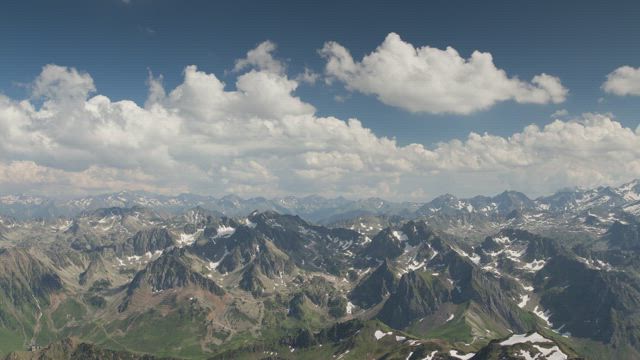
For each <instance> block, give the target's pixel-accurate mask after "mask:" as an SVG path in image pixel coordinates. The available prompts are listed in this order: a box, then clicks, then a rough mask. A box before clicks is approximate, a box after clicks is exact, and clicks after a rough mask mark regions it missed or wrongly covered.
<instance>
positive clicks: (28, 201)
mask: <svg viewBox="0 0 640 360" xmlns="http://www.w3.org/2000/svg"><path fill="white" fill-rule="evenodd" d="M132 206H142V207H146V208H149V209H153V210H155V211H157V212H159V213H161V214H165V215H175V214H179V213H183V212H185V211H187V210H188V209H191V208H195V207H202V208H204V209H207V210H211V211H216V212H220V213H221V214H224V215H226V216H244V215H247V214H249V213H250V212H252V211H254V210H257V211H276V212H278V213H281V214H292V215H299V216H301V217H302V218H304V219H306V220H308V221H312V222H316V223H323V224H329V223H334V222H337V221H340V220H343V219H349V218H354V217H357V216H370V215H387V216H400V217H403V218H416V217H420V216H427V217H429V216H432V215H435V214H444V215H453V214H465V213H466V214H468V215H469V216H471V217H478V216H480V217H487V218H492V217H496V216H502V217H504V216H507V215H509V214H511V215H513V216H517V215H520V214H522V213H553V214H557V213H562V214H566V213H567V212H571V213H578V212H581V211H585V210H588V209H589V210H592V211H594V213H598V214H599V213H602V214H604V215H608V214H605V213H607V212H611V211H623V212H627V213H631V214H633V215H638V214H640V181H639V180H634V181H632V182H629V183H627V184H624V185H622V186H619V187H598V188H595V189H589V190H584V189H574V190H563V191H559V192H557V193H555V194H553V195H551V196H543V197H539V198H537V199H529V198H528V197H527V196H526V195H525V194H523V193H520V192H516V191H505V192H503V193H501V194H498V195H496V196H492V197H490V196H476V197H472V198H467V199H459V198H456V197H455V196H453V195H442V196H439V197H437V198H435V199H434V200H432V201H430V202H427V203H418V202H391V201H386V200H383V199H380V198H368V199H362V200H348V199H345V198H343V197H338V198H333V199H327V198H324V197H321V196H307V197H295V196H288V197H282V198H274V199H267V198H263V197H254V198H249V199H243V198H241V197H238V196H235V195H228V196H225V197H222V198H215V197H212V196H202V195H193V194H181V195H178V196H165V195H158V194H152V193H147V192H130V191H122V192H118V193H112V194H103V195H95V196H87V197H83V198H78V199H73V200H56V199H55V198H48V197H42V196H32V195H25V194H19V195H4V196H0V215H2V216H8V217H13V218H15V219H18V220H24V219H38V218H39V219H52V218H57V217H73V216H76V215H78V214H80V213H82V212H86V211H91V210H96V209H100V208H110V207H132Z"/></svg>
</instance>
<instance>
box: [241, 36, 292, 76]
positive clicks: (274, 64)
mask: <svg viewBox="0 0 640 360" xmlns="http://www.w3.org/2000/svg"><path fill="white" fill-rule="evenodd" d="M275 50H276V44H274V43H273V42H271V41H268V40H267V41H264V42H262V43H260V44H259V45H258V46H257V47H256V48H255V49H252V50H249V52H247V56H246V57H245V58H242V59H238V60H236V64H235V67H234V68H233V71H235V72H239V71H241V70H244V69H246V68H249V67H254V68H256V69H258V70H266V71H270V72H273V73H276V74H282V73H284V70H285V66H284V64H283V63H282V62H281V61H280V60H277V59H275V58H274V57H273V54H272V53H273V52H274V51H275Z"/></svg>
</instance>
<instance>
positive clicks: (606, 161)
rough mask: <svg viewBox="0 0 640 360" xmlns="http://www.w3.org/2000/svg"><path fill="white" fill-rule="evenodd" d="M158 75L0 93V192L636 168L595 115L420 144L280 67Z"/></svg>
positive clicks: (465, 187)
mask: <svg viewBox="0 0 640 360" xmlns="http://www.w3.org/2000/svg"><path fill="white" fill-rule="evenodd" d="M161 80H162V79H161V78H154V77H152V76H150V79H149V98H148V100H147V102H146V103H145V105H144V107H141V106H139V105H137V104H136V103H135V102H133V101H128V100H123V101H112V100H110V99H109V98H107V97H106V96H103V95H95V96H92V95H91V94H92V93H93V92H94V85H93V80H92V78H91V76H90V75H88V74H85V73H81V72H78V71H77V70H75V69H71V68H64V67H59V66H52V65H48V66H45V67H44V68H43V71H42V73H41V74H40V76H38V77H37V78H36V80H35V81H34V86H33V97H32V98H40V97H44V99H45V101H44V102H43V103H42V104H41V105H38V104H40V102H39V101H33V100H32V99H27V100H15V99H11V98H8V97H6V96H3V95H0V188H2V191H3V192H18V191H20V192H23V191H24V192H48V193H51V192H55V193H56V194H57V193H65V194H70V193H78V194H79V193H89V192H104V191H111V190H121V189H123V188H127V189H144V190H149V191H158V192H163V193H179V192H185V191H191V192H198V193H210V194H214V195H222V194H225V193H230V192H233V193H237V194H239V195H243V196H252V195H262V196H277V195H284V194H298V195H305V194H311V193H317V194H321V195H325V196H336V195H346V196H352V197H365V196H382V197H386V198H391V199H408V198H411V199H413V200H419V199H415V197H414V196H421V197H425V198H428V197H432V196H435V195H439V194H440V193H444V192H452V193H457V194H460V195H472V194H477V193H495V192H498V191H501V190H503V189H505V188H510V189H520V190H523V191H526V192H527V193H529V194H539V193H545V192H550V191H553V190H555V189H557V188H561V187H565V186H573V185H579V186H592V185H599V184H609V183H619V182H622V181H625V180H628V179H630V178H633V177H640V133H638V131H634V130H632V129H630V128H626V127H623V126H622V125H621V124H620V123H619V122H616V121H615V120H613V119H612V118H611V117H610V116H608V115H597V114H587V115H584V116H582V117H581V118H578V119H575V120H572V121H559V120H556V121H553V122H552V123H550V124H548V125H547V126H545V127H542V128H539V127H537V126H534V125H531V126H528V127H526V128H525V129H524V130H523V131H522V132H519V133H515V134H513V135H511V136H509V137H500V136H494V135H489V134H475V133H472V134H470V135H469V136H468V138H467V139H464V140H451V141H448V142H443V143H439V144H436V145H435V146H432V147H425V146H423V145H421V144H409V145H406V146H400V145H398V144H397V142H396V141H395V139H389V138H386V137H380V136H377V135H376V134H374V133H373V132H372V131H371V130H370V129H369V128H367V127H366V126H364V125H363V123H362V122H360V121H359V120H357V119H348V120H341V119H337V118H334V117H320V116H318V115H316V114H315V108H314V107H313V106H312V105H310V104H308V103H306V102H304V101H303V100H302V99H300V98H299V97H297V96H295V91H296V89H297V86H298V81H297V80H293V79H289V78H288V77H287V75H286V74H284V73H282V74H278V73H274V72H273V71H271V70H256V69H253V70H250V71H248V72H245V73H243V74H240V75H239V76H238V77H237V80H236V86H235V90H228V89H226V86H225V84H224V83H223V82H221V81H220V80H219V79H218V78H217V77H216V76H215V75H213V74H208V73H205V72H203V71H200V70H198V69H197V68H196V67H195V66H188V67H187V68H186V69H185V71H184V80H183V82H182V83H181V84H180V85H178V86H177V87H175V88H174V89H172V90H170V91H165V90H164V88H163V86H162V82H161Z"/></svg>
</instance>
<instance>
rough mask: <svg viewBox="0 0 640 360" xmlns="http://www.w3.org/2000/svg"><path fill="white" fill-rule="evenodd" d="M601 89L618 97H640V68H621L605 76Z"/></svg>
mask: <svg viewBox="0 0 640 360" xmlns="http://www.w3.org/2000/svg"><path fill="white" fill-rule="evenodd" d="M602 89H603V90H604V91H605V92H607V93H610V94H614V95H618V96H626V95H635V96H640V68H632V67H631V66H621V67H619V68H617V69H615V70H614V71H613V72H611V73H610V74H609V75H607V80H606V81H605V82H604V84H602Z"/></svg>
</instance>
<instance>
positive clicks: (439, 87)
mask: <svg viewBox="0 0 640 360" xmlns="http://www.w3.org/2000/svg"><path fill="white" fill-rule="evenodd" d="M320 54H321V55H322V56H323V57H324V58H325V59H326V60H327V64H326V69H325V71H326V74H327V76H328V77H329V80H330V81H331V80H338V81H341V82H343V83H344V84H345V86H346V88H347V89H348V90H351V91H359V92H361V93H364V94H368V95H375V96H376V97H377V98H378V99H379V100H380V101H381V102H383V103H385V104H387V105H391V106H395V107H399V108H401V109H404V110H407V111H410V112H427V113H435V114H440V113H454V114H469V113H472V112H475V111H479V110H484V109H488V108H490V107H491V106H493V105H494V104H495V103H497V102H501V101H506V100H514V101H516V102H519V103H533V104H547V103H561V102H563V101H564V100H565V98H566V96H567V93H568V90H567V89H566V88H564V87H563V86H562V84H561V82H560V79H559V78H557V77H554V76H551V75H547V74H540V75H536V76H534V77H533V79H532V80H531V82H525V81H522V80H519V79H518V78H517V77H509V76H508V75H507V73H506V72H505V71H504V70H502V69H498V68H497V67H496V66H495V64H494V63H493V57H492V56H491V54H490V53H483V52H479V51H474V52H473V54H471V57H470V58H468V59H465V58H463V57H461V56H460V54H459V53H458V52H457V51H456V50H455V49H454V48H452V47H447V49H446V50H440V49H436V48H432V47H428V46H425V47H418V48H415V47H414V46H413V45H411V44H409V43H407V42H405V41H403V40H402V39H400V36H398V35H397V34H395V33H390V34H389V35H387V37H386V39H385V40H384V42H383V43H382V44H381V45H380V46H378V48H377V49H376V50H375V51H373V52H372V53H370V54H368V55H366V56H365V57H364V58H363V59H362V61H360V62H357V61H354V59H353V57H352V56H351V54H350V53H349V51H348V50H347V49H346V48H345V47H343V46H342V45H340V44H338V43H336V42H327V43H325V45H324V47H323V48H322V49H321V50H320Z"/></svg>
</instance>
